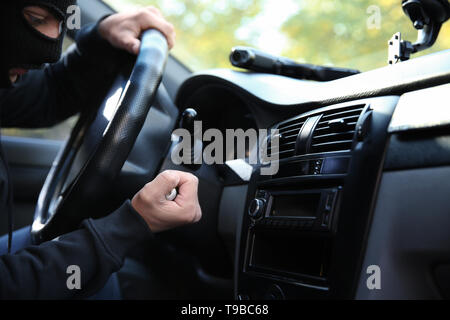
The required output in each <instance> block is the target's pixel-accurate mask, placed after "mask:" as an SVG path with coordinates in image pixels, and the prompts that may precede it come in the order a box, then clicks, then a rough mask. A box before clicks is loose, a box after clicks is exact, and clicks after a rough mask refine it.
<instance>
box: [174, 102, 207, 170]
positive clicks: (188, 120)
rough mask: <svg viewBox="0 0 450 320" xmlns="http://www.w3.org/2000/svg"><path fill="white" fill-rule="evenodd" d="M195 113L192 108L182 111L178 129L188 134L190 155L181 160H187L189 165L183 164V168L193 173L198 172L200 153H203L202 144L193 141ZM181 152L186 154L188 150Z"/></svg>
mask: <svg viewBox="0 0 450 320" xmlns="http://www.w3.org/2000/svg"><path fill="white" fill-rule="evenodd" d="M197 116H198V114H197V111H195V110H194V109H192V108H189V109H186V110H184V112H183V113H182V115H181V119H180V123H179V127H180V128H181V129H185V130H187V131H188V132H189V134H190V142H189V143H190V148H189V151H190V154H189V155H183V156H182V157H183V159H186V158H187V159H188V160H189V163H183V166H185V167H186V168H189V169H191V170H193V171H196V170H198V169H199V168H200V167H201V162H202V161H201V160H202V151H203V145H202V142H201V141H199V140H196V139H195V136H196V132H195V130H196V127H195V121H197V120H198V119H197ZM182 152H188V150H186V149H183V150H182Z"/></svg>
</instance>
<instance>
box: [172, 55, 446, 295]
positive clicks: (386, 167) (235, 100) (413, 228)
mask: <svg viewBox="0 0 450 320" xmlns="http://www.w3.org/2000/svg"><path fill="white" fill-rule="evenodd" d="M448 83H450V51H443V52H440V53H437V54H433V55H429V56H424V57H421V58H417V59H413V60H410V61H407V62H402V63H400V64H397V65H394V66H389V67H386V68H381V69H377V70H374V71H371V72H366V73H362V74H358V75H355V76H351V77H348V78H343V79H340V80H335V81H330V82H323V83H317V82H310V81H302V80H295V79H289V78H284V77H279V76H274V75H265V74H256V73H247V72H238V71H232V70H211V71H207V72H203V73H198V74H194V75H193V76H192V77H190V78H189V79H187V80H186V81H185V82H184V83H183V85H182V87H181V88H180V90H179V92H178V95H177V99H176V105H177V106H178V108H179V109H180V110H184V109H186V108H196V110H198V111H199V116H200V118H201V119H200V120H202V121H204V122H205V123H206V126H207V127H210V128H214V127H216V128H219V129H221V130H223V129H225V128H243V129H248V128H254V129H276V130H278V134H279V141H280V144H279V148H278V149H276V150H271V153H272V155H273V154H277V155H278V158H279V160H277V161H278V165H279V171H278V172H277V173H276V174H273V175H269V176H267V175H263V174H261V169H262V168H263V166H254V167H253V168H252V171H251V175H249V176H248V178H242V176H239V175H238V174H236V172H233V168H232V167H228V168H226V169H224V168H223V167H226V166H221V167H220V168H219V167H217V166H216V167H212V166H211V167H209V168H204V167H205V166H203V167H202V168H201V169H200V170H199V171H198V172H196V174H197V175H198V176H199V178H200V181H201V184H200V185H202V183H203V182H202V181H205V184H207V185H208V186H209V187H207V189H208V191H206V190H205V191H204V194H203V195H202V194H200V198H201V204H202V207H204V208H205V209H206V210H205V209H204V215H205V213H206V219H207V221H209V222H210V224H208V223H205V228H206V225H208V226H209V227H211V224H212V225H213V227H212V228H213V229H214V230H217V233H218V238H217V239H215V240H217V241H218V242H220V243H221V244H220V245H217V246H216V249H214V250H219V249H217V248H218V247H220V246H221V245H223V246H224V247H225V251H226V252H227V254H228V257H227V258H224V259H227V261H229V263H230V265H232V277H233V290H234V296H235V298H237V299H240V300H250V299H298V298H305V299H311V298H317V299H330V298H331V299H336V298H339V299H342V298H344V299H354V298H358V299H383V298H404V297H407V298H439V297H448V295H449V294H450V291H449V288H448V285H446V283H448V281H447V279H449V276H450V268H449V263H448V261H449V260H450V259H449V258H448V257H449V256H450V255H449V253H450V238H449V237H448V236H447V231H446V230H448V227H449V226H450V218H449V216H448V214H446V212H447V213H448V204H447V201H446V196H445V195H444V194H445V192H444V191H443V190H448V187H450V185H449V181H450V179H448V178H450V176H449V174H450V170H449V166H448V165H449V164H450V143H449V141H450V131H449V130H448V125H449V123H450V113H449V110H450V109H449V108H448V107H446V106H445V102H444V101H448V98H449V96H450V90H449V89H450V87H449V85H448ZM166 167H173V166H170V165H169V164H167V160H166ZM430 170H431V171H430ZM428 171H430V172H428ZM211 185H214V186H215V189H214V190H215V192H217V196H214V197H211V196H207V195H206V194H209V195H211V193H212V192H213V191H212V189H211V187H210V186H211ZM433 186H434V187H433ZM200 192H201V190H200ZM411 197H412V198H415V199H420V201H419V200H417V201H414V200H411ZM410 202H411V203H415V202H417V203H416V205H410V204H409V203H410ZM404 208H407V213H405V210H404ZM427 210H432V211H431V212H432V213H433V218H431V217H430V216H427V215H426V214H425V213H426V211H427ZM211 216H214V219H213V218H211ZM408 217H413V219H412V221H410V220H409V219H408ZM399 219H400V220H399ZM432 221H440V223H439V224H434V223H432ZM417 224H420V225H421V226H422V227H423V228H421V229H420V232H419V234H420V237H421V239H420V241H419V240H417V238H416V237H417V235H418V233H417V232H418V231H417V228H418V225H417ZM198 228H199V229H197V232H199V231H200V230H203V231H205V232H206V229H201V228H202V226H199V227H198ZM399 234H401V235H402V236H401V237H399ZM210 243H212V242H210ZM424 246H425V248H426V250H427V251H426V252H423V251H421V250H420V248H424ZM208 252H211V248H210V250H209V251H208ZM200 255H201V254H200ZM206 255H208V254H206ZM399 256H404V257H405V259H407V260H408V261H413V262H416V264H408V263H405V262H404V261H402V260H401V259H400V260H399V259H398V257H399ZM200 260H202V258H200ZM210 260H211V259H208V257H206V256H205V257H204V258H203V261H204V262H205V263H204V264H205V265H208V264H209V266H210V267H209V270H215V266H214V263H212V262H211V261H210ZM217 261H222V260H220V259H219V260H217ZM373 265H376V266H379V267H380V268H381V270H382V272H383V279H388V280H389V281H387V280H383V282H382V283H383V290H372V289H371V288H369V287H368V286H366V282H367V277H368V275H370V274H368V273H367V272H368V271H367V270H371V269H370V268H369V267H370V266H373ZM205 268H206V269H208V267H205ZM210 272H212V273H214V272H215V271H210ZM224 273H226V272H225V271H224V272H222V275H223V274H224ZM398 274H402V276H398ZM396 275H397V276H396ZM427 277H428V278H427ZM428 279H432V280H431V281H429V280H428Z"/></svg>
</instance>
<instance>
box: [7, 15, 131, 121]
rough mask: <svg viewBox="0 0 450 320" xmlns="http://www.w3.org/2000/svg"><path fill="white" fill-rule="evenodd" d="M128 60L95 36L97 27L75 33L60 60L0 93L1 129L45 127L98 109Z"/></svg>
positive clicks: (25, 76) (30, 73)
mask: <svg viewBox="0 0 450 320" xmlns="http://www.w3.org/2000/svg"><path fill="white" fill-rule="evenodd" d="M126 56H128V54H126V53H125V52H122V51H121V50H118V49H115V48H113V47H112V46H111V45H110V44H109V43H108V42H107V41H106V40H104V39H103V38H102V37H101V36H100V34H99V33H98V23H97V24H90V25H88V26H86V27H84V28H83V29H82V30H80V31H79V32H78V34H77V37H76V46H72V47H71V48H70V49H69V50H68V52H66V54H65V55H64V56H63V57H62V59H61V60H60V61H59V62H58V63H55V64H51V65H46V66H45V67H44V69H43V70H31V71H29V72H28V73H27V74H26V75H24V76H23V78H22V79H21V80H20V81H19V82H18V83H16V84H14V85H13V88H10V89H3V90H0V106H1V118H0V119H1V126H2V127H20V128H41V127H50V126H53V125H55V124H57V123H58V122H61V121H63V120H65V119H67V118H69V117H70V116H72V115H74V114H76V113H78V112H80V111H82V110H83V109H88V108H95V107H98V105H99V103H100V102H101V101H102V98H104V96H105V95H106V93H107V90H108V89H109V87H110V86H111V84H112V81H113V80H114V78H115V75H116V74H117V72H118V68H119V67H120V64H119V63H118V61H120V60H121V59H123V58H124V57H126Z"/></svg>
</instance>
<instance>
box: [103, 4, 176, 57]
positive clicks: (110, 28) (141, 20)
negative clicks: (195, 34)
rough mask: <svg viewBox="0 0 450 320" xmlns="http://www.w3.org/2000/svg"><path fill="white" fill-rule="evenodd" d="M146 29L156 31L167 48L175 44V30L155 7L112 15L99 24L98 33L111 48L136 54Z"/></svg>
mask: <svg viewBox="0 0 450 320" xmlns="http://www.w3.org/2000/svg"><path fill="white" fill-rule="evenodd" d="M148 29H157V30H159V31H160V32H161V33H162V34H164V36H165V37H166V39H167V43H168V44H169V48H170V49H172V47H173V46H174V44H175V29H174V27H173V25H172V24H171V23H169V22H168V21H167V20H166V19H164V17H163V15H162V14H161V12H160V11H159V10H158V9H157V8H155V7H146V8H142V9H138V10H135V11H131V12H124V13H117V14H113V15H111V16H109V17H107V18H106V19H104V20H103V21H102V22H100V24H99V33H100V35H101V36H102V37H103V38H104V39H106V40H107V41H108V42H109V43H110V44H111V45H112V46H114V47H116V48H119V49H122V50H126V51H128V52H130V53H132V54H136V55H137V54H138V53H139V48H140V46H141V41H140V36H141V34H142V32H144V31H145V30H148Z"/></svg>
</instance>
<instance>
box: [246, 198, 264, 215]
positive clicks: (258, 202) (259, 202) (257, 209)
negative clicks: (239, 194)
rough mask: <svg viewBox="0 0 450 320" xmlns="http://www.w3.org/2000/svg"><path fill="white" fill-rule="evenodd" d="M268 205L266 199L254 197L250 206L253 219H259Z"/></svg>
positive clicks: (249, 212) (249, 210)
mask: <svg viewBox="0 0 450 320" xmlns="http://www.w3.org/2000/svg"><path fill="white" fill-rule="evenodd" d="M265 206H266V200H264V199H260V198H256V199H253V200H252V202H251V203H250V206H249V207H248V215H249V216H250V217H251V218H253V219H259V218H261V217H262V215H263V213H264V208H265Z"/></svg>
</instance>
